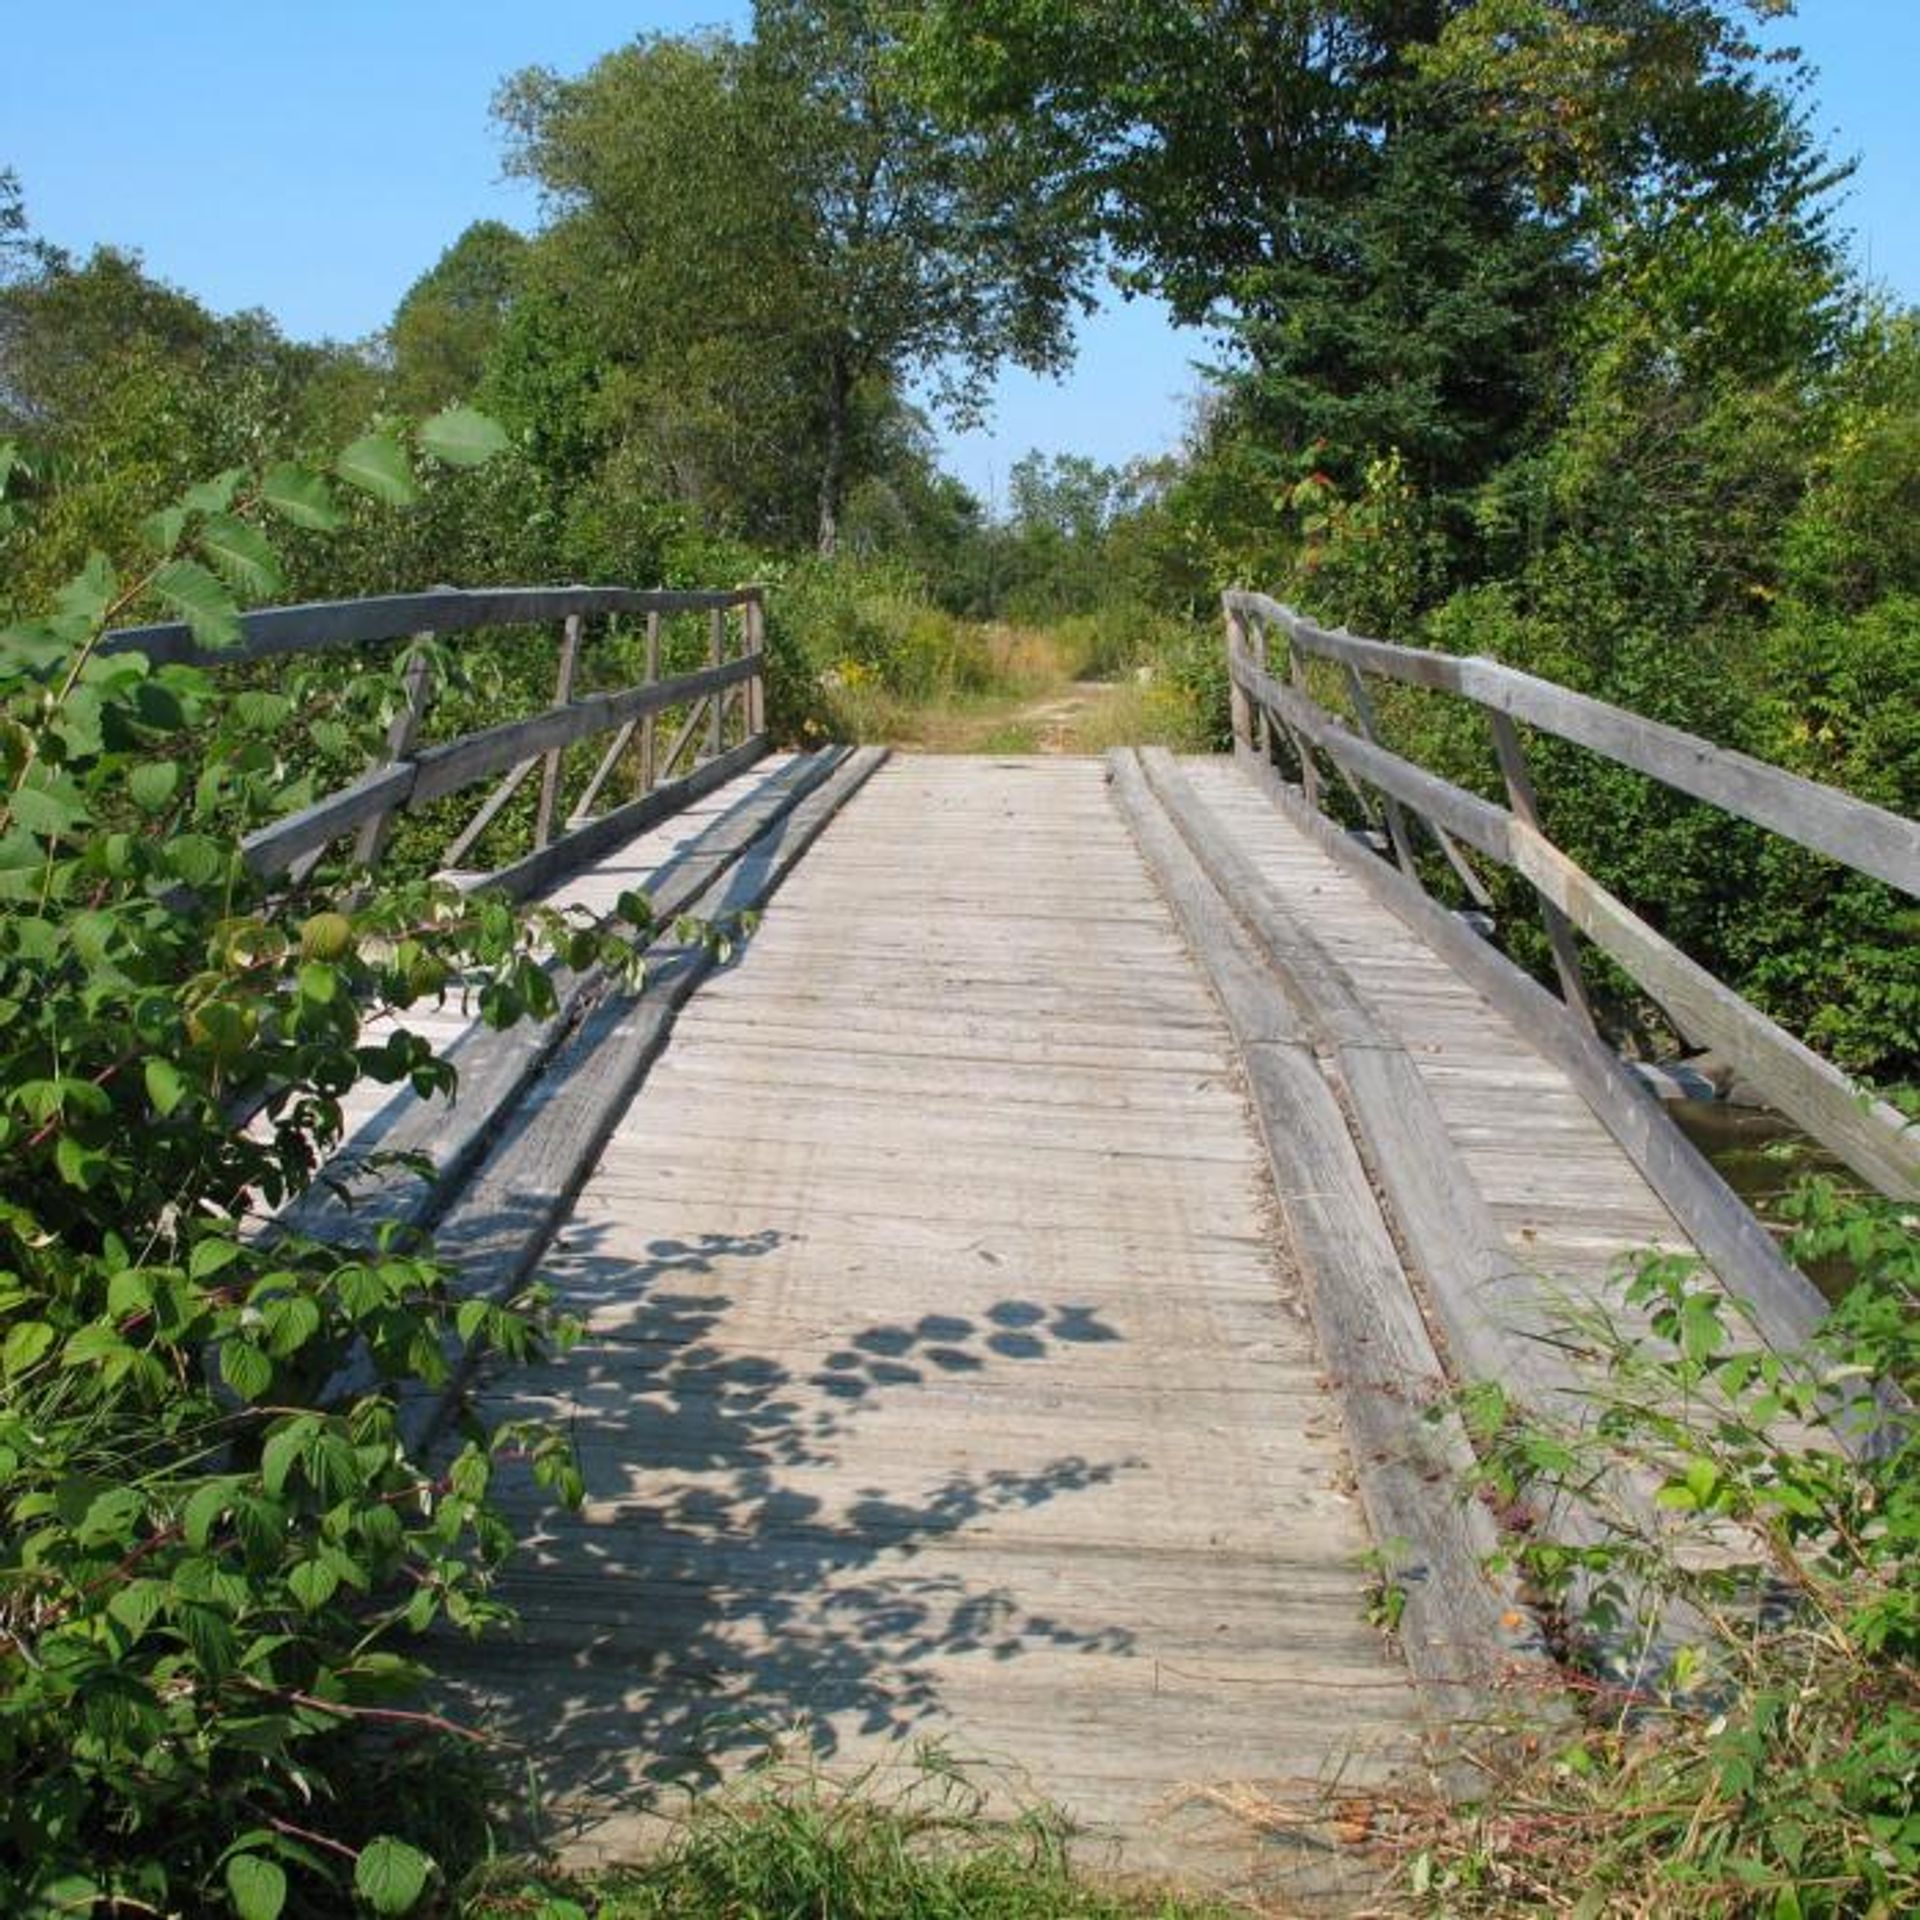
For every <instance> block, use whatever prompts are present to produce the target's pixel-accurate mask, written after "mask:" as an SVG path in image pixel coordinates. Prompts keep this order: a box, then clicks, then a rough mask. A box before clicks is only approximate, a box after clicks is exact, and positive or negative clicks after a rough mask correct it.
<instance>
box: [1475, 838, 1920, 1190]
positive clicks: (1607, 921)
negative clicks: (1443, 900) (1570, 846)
mask: <svg viewBox="0 0 1920 1920" xmlns="http://www.w3.org/2000/svg"><path fill="white" fill-rule="evenodd" d="M1513 848H1514V856H1515V857H1514V864H1515V866H1516V867H1517V868H1518V869H1519V871H1520V872H1521V873H1522V874H1524V875H1525V876H1526V878H1527V879H1528V880H1530V881H1531V882H1532V883H1533V885H1534V886H1535V888H1536V889H1537V890H1538V891H1539V893H1540V896H1541V898H1542V899H1544V900H1548V901H1551V902H1552V903H1553V905H1554V906H1556V907H1557V908H1559V910H1560V911H1561V912H1562V913H1564V914H1565V915H1566V916H1567V917H1568V919H1569V920H1571V921H1572V922H1573V924H1574V925H1575V926H1577V927H1578V928H1579V929H1580V931H1581V932H1582V933H1584V934H1585V935H1586V936H1587V938H1588V939H1590V940H1591V941H1592V942H1593V943H1594V944H1595V945H1596V946H1597V947H1599V948H1600V949H1601V950H1602V951H1603V952H1605V953H1607V954H1609V955H1611V957H1612V958H1613V959H1614V960H1615V961H1617V962H1618V963H1619V964H1620V966H1622V967H1623V968H1625V970H1626V971H1627V972H1628V973H1629V974H1630V975H1631V976H1632V977H1633V978H1634V979H1635V980H1637V981H1638V982H1639V983H1640V985H1641V986H1643V987H1644V988H1645V989H1646V990H1647V992H1648V993H1649V994H1650V995H1652V997H1653V998H1654V999H1655V1000H1656V1001H1658V1002H1659V1004H1660V1005H1661V1006H1662V1007H1663V1008H1665V1010H1666V1011H1667V1012H1668V1014H1670V1015H1671V1016H1672V1018H1673V1021H1674V1024H1675V1025H1676V1026H1677V1027H1679V1029H1680V1031H1681V1032H1682V1033H1684V1034H1686V1035H1687V1036H1688V1038H1689V1039H1691V1040H1693V1041H1694V1042H1695V1044H1696V1045H1700V1046H1709V1047H1712V1048H1713V1049H1715V1051H1717V1052H1719V1053H1720V1054H1722V1055H1723V1056H1724V1057H1725V1058H1726V1059H1727V1060H1729V1061H1730V1062H1731V1063H1732V1064H1733V1066H1734V1067H1735V1068H1736V1069H1737V1070H1738V1071H1739V1072H1740V1073H1742V1074H1744V1075H1746V1076H1747V1077H1748V1078H1749V1079H1751V1080H1752V1081H1753V1083H1754V1084H1755V1085H1756V1086H1757V1087H1758V1088H1759V1089H1760V1090H1761V1092H1763V1093H1764V1094H1765V1095H1766V1096H1767V1098H1768V1100H1769V1101H1770V1102H1771V1103H1772V1104H1773V1105H1774V1106H1775V1107H1777V1108H1778V1109H1779V1110H1780V1111H1781V1112H1782V1113H1784V1114H1786V1115H1788V1116H1789V1118H1791V1119H1793V1120H1796V1121H1798V1122H1799V1124H1800V1125H1801V1126H1802V1127H1804V1128H1805V1129H1806V1131H1807V1132H1808V1133H1810V1134H1811V1135H1812V1136H1813V1137H1814V1138H1815V1139H1816V1140H1818V1141H1819V1142H1820V1143H1821V1145H1823V1146H1824V1147H1827V1148H1828V1149H1829V1150H1830V1151H1832V1152H1833V1153H1836V1154H1838V1155H1839V1156H1840V1158H1841V1159H1843V1160H1844V1161H1845V1162H1846V1163H1847V1165H1848V1166H1850V1167H1852V1168H1853V1170H1854V1171H1855V1172H1856V1173H1858V1174H1860V1175H1861V1177H1862V1178H1863V1179H1866V1180H1869V1181H1871V1182H1872V1184H1873V1185H1874V1186H1876V1187H1878V1188H1879V1189H1880V1191H1881V1192H1882V1193H1884V1194H1886V1195H1888V1196H1889V1197H1890V1198H1892V1199H1895V1200H1912V1199H1915V1198H1920V1134H1917V1133H1916V1132H1915V1130H1914V1129H1913V1128H1912V1127H1910V1126H1909V1125H1908V1124H1907V1121H1906V1120H1905V1118H1904V1117H1903V1116H1902V1115H1901V1114H1900V1112H1899V1111H1898V1110H1897V1109H1896V1108H1894V1107H1892V1106H1889V1105H1888V1104H1887V1103H1886V1102H1885V1101H1884V1100H1874V1099H1871V1098H1869V1097H1868V1096H1867V1095H1866V1094H1865V1093H1863V1091H1862V1090H1861V1089H1860V1088H1859V1087H1857V1086H1855V1085H1854V1083H1853V1082H1852V1081H1851V1080H1850V1079H1848V1078H1847V1076H1846V1075H1845V1074H1843V1073H1842V1072H1840V1070H1839V1069H1838V1068H1837V1067H1833V1066H1830V1065H1829V1064H1828V1063H1827V1062H1826V1061H1825V1060H1822V1059H1821V1058H1820V1056H1819V1055H1818V1054H1816V1053H1814V1052H1813V1051H1812V1050H1811V1049H1810V1048H1808V1047H1805V1046H1803V1045H1801V1043H1800V1042H1799V1041H1798V1040H1796V1039H1795V1038H1794V1037H1793V1035H1792V1034H1790V1033H1788V1032H1787V1031H1786V1030H1785V1028H1783V1027H1781V1026H1778V1025H1776V1024H1775V1022H1773V1021H1772V1020H1769V1019H1768V1018H1767V1016H1766V1015H1765V1014H1764V1013H1762V1012H1761V1011H1760V1010H1759V1009H1758V1008H1757V1007H1755V1006H1753V1005H1751V1004H1750V1003H1749V1002H1748V1001H1746V1000H1743V999H1742V998H1741V997H1740V995H1739V994H1737V993H1735V992H1734V991H1733V989H1732V988H1731V987H1727V986H1723V985H1722V984H1721V983H1720V982H1719V981H1718V980H1716V979H1715V978H1714V977H1713V975H1712V974H1710V973H1709V972H1708V971H1707V970H1706V968H1704V967H1702V966H1700V965H1699V964H1698V963H1697V962H1695V961H1693V960H1690V959H1688V957H1687V956H1686V955H1685V954H1684V953H1682V952H1681V951H1680V949H1679V948H1678V947H1676V946H1675V945H1674V944H1673V943H1672V941H1670V940H1667V939H1665V938H1664V937H1663V936H1661V935H1660V934H1658V933H1656V932H1655V931H1654V930H1653V928H1652V927H1650V926H1648V925H1647V923H1646V922H1645V921H1644V920H1642V919H1641V918H1640V917H1639V915H1638V914H1636V913H1634V912H1633V911H1632V910H1631V909H1630V908H1629V907H1627V906H1626V905H1625V904H1624V903H1623V902H1622V901H1620V900H1619V899H1617V898H1616V897H1615V896H1614V895H1613V894H1611V893H1609V892H1608V891H1607V889H1606V888H1605V887H1603V886H1601V885H1600V883H1599V882H1598V881H1597V880H1595V879H1593V878H1592V877H1591V876H1590V875H1589V874H1587V873H1585V872H1583V871H1582V870H1581V868H1580V867H1578V866H1577V865H1575V863H1574V862H1573V861H1572V860H1570V859H1569V858H1568V857H1567V856H1566V855H1565V854H1564V853H1562V852H1561V851H1560V849H1559V848H1558V847H1556V846H1554V845H1553V843H1552V842H1551V841H1550V840H1548V839H1547V838H1546V837H1545V836H1544V835H1543V834H1541V833H1540V832H1538V831H1537V830H1536V829H1535V828H1532V827H1529V826H1526V825H1525V824H1524V823H1521V822H1518V821H1516V822H1515V823H1514V829H1513Z"/></svg>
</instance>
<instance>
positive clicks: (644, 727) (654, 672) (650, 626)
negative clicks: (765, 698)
mask: <svg viewBox="0 0 1920 1920" xmlns="http://www.w3.org/2000/svg"><path fill="white" fill-rule="evenodd" d="M659 678H660V616H659V615H658V614H657V613H650V614H648V615H647V679H646V684H647V685H648V686H652V685H654V684H655V683H656V682H657V681H658V680H659ZM659 730H660V718H659V716H658V715H657V714H652V713H643V714H642V715H641V716H640V786H639V791H638V792H637V793H636V794H635V795H634V798H635V799H641V798H643V797H644V796H645V795H647V794H649V793H651V792H652V791H653V783H654V781H655V779H656V778H657V777H658V773H657V770H656V768H655V766H654V758H653V754H654V747H655V745H656V744H657V742H656V738H655V736H656V735H657V734H658V732H659ZM753 731H754V732H755V733H758V732H759V731H760V729H759V728H758V727H755V728H754V729H753Z"/></svg>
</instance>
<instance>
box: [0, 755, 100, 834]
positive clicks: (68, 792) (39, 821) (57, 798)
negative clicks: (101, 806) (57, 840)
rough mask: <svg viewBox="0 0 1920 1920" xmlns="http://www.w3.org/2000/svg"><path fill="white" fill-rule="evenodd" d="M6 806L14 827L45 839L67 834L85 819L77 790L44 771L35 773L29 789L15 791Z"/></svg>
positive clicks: (85, 808)
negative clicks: (10, 813)
mask: <svg viewBox="0 0 1920 1920" xmlns="http://www.w3.org/2000/svg"><path fill="white" fill-rule="evenodd" d="M8 805H9V807H10V809H11V811H12V814H13V817H14V820H15V822H16V823H17V824H18V825H20V826H22V827H25V828H26V830H27V831H28V832H29V833H37V834H42V835H44V836H46V837H48V838H52V837H54V836H57V835H59V834H63V833H71V832H72V831H73V829H74V828H75V827H77V826H80V825H82V824H83V823H84V822H85V820H86V818H87V803H86V801H85V800H84V799H83V798H82V797H81V794H80V789H79V788H78V787H76V786H75V785H74V784H73V782H72V781H71V780H69V779H67V778H66V777H65V776H64V775H61V774H51V773H49V772H48V771H47V770H46V769H45V768H36V769H35V771H34V777H33V784H32V785H31V786H24V787H17V788H15V790H14V792H13V794H12V795H11V796H10V798H9V801H8Z"/></svg>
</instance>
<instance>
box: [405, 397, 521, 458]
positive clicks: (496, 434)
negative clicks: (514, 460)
mask: <svg viewBox="0 0 1920 1920" xmlns="http://www.w3.org/2000/svg"><path fill="white" fill-rule="evenodd" d="M420 444H421V445H422V446H423V447H424V448H425V449H426V450H427V451H428V452H429V453H430V454H432V455H433V457H434V458H435V459H436V460H444V461H445V462H446V463H447V465H448V466H450V467H478V466H484V465H485V464H486V462H487V461H489V460H491V459H492V458H493V457H494V455H495V454H497V453H504V452H505V451H506V450H507V446H508V440H507V433H506V429H505V428H504V427H503V426H501V424H500V423H499V421H497V420H492V419H489V418H488V417H487V415H485V414H484V413H480V412H477V411H476V410H475V409H474V408H472V407H449V408H447V410H446V411H445V412H444V413H436V414H435V415H434V416H433V418H432V419H431V420H429V421H427V422H426V424H425V425H424V426H422V427H421V429H420Z"/></svg>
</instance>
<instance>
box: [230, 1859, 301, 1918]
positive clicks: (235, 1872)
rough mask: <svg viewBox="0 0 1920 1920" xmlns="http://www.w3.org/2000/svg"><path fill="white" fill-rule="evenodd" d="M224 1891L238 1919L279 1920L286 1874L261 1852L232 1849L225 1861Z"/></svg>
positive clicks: (285, 1886) (285, 1888)
mask: <svg viewBox="0 0 1920 1920" xmlns="http://www.w3.org/2000/svg"><path fill="white" fill-rule="evenodd" d="M227 1891H228V1892H229V1893H230V1894H232V1895H233V1910H234V1912H235V1913H236V1914H238V1915H239V1916H240V1920H280V1909H281V1908H282V1907H284V1906H285V1905H286V1904H287V1876H286V1875H285V1873H283V1872H282V1871H281V1869H280V1867H279V1866H278V1865H277V1864H276V1863H275V1862H274V1861H272V1860H269V1859H267V1858H266V1857H265V1856H264V1855H263V1854H258V1853H236V1854H235V1855H234V1856H233V1858H232V1859H231V1860H229V1861H228V1862H227Z"/></svg>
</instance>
